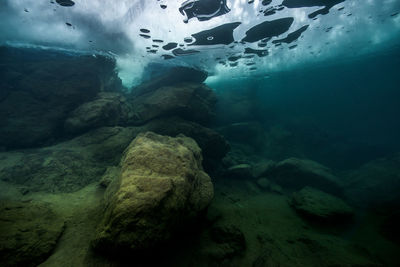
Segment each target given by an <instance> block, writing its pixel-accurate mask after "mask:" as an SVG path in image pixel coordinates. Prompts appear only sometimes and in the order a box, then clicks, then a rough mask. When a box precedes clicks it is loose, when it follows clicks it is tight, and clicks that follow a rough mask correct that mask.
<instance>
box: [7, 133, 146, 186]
mask: <svg viewBox="0 0 400 267" xmlns="http://www.w3.org/2000/svg"><path fill="white" fill-rule="evenodd" d="M138 131H139V130H138V129H135V128H122V127H103V128H99V129H96V130H93V131H90V132H88V133H86V134H84V135H82V136H79V137H76V138H74V139H72V140H69V141H66V142H62V143H59V144H57V145H54V146H49V147H44V148H40V149H32V150H25V151H13V152H0V179H1V180H3V181H5V182H10V183H13V184H18V185H21V186H24V187H26V188H27V190H29V191H45V192H52V193H59V192H74V191H77V190H79V189H81V188H83V187H85V186H86V185H88V184H90V183H93V182H96V181H99V180H100V178H101V176H102V174H103V173H104V172H105V170H106V168H107V166H113V165H117V164H118V162H119V160H120V158H121V155H122V152H123V151H124V149H125V148H126V147H127V146H128V145H129V143H130V142H131V140H132V139H133V138H134V137H135V136H136V134H137V133H138Z"/></svg>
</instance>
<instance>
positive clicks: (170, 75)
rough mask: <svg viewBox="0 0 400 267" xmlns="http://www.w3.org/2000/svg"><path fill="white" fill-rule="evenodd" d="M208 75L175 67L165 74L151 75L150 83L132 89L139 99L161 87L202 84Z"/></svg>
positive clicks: (191, 69) (190, 69) (134, 95)
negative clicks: (190, 83)
mask: <svg viewBox="0 0 400 267" xmlns="http://www.w3.org/2000/svg"><path fill="white" fill-rule="evenodd" d="M207 76H208V74H207V73H206V72H204V71H202V70H197V69H193V68H187V67H174V68H171V69H169V70H168V71H166V72H165V73H161V74H160V73H157V74H154V75H151V77H150V78H149V79H148V81H146V82H144V83H142V84H140V85H139V86H136V87H134V88H132V90H131V91H132V96H133V97H137V96H140V95H142V94H145V93H149V92H151V91H155V90H157V89H158V88H160V87H164V86H171V85H174V84H177V83H183V82H193V83H202V82H204V81H205V80H206V79H207Z"/></svg>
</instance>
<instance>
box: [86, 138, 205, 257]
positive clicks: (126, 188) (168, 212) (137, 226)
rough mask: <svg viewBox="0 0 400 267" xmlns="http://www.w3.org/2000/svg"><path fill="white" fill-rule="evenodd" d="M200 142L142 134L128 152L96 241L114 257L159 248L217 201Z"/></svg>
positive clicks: (110, 195)
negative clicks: (204, 164)
mask: <svg viewBox="0 0 400 267" xmlns="http://www.w3.org/2000/svg"><path fill="white" fill-rule="evenodd" d="M201 161H202V155H201V150H200V148H199V147H198V146H197V144H196V143H195V141H194V140H192V139H190V138H188V137H185V136H179V137H176V138H172V137H167V136H161V135H157V134H155V133H152V132H147V133H141V134H139V135H138V136H137V137H136V138H135V139H134V140H133V141H132V142H131V144H130V145H129V146H128V148H127V149H126V150H125V153H124V156H123V158H122V159H121V163H120V166H121V174H120V175H119V177H117V179H115V180H113V182H112V183H111V184H110V186H109V187H108V189H107V192H106V196H107V197H106V210H105V215H104V219H103V221H102V223H101V224H100V226H99V228H98V230H97V231H98V233H97V236H96V238H95V240H94V242H93V245H94V247H95V248H96V249H97V250H100V251H104V252H108V253H114V252H123V251H127V250H140V249H146V248H151V247H155V246H157V245H160V244H161V243H163V242H165V241H167V240H168V239H169V238H171V236H172V235H173V233H174V232H175V231H176V230H178V229H179V228H180V227H184V226H185V223H186V222H187V221H188V220H189V219H191V218H194V217H196V216H197V215H198V213H199V212H200V211H202V210H204V209H205V208H206V207H207V206H208V204H209V203H210V201H211V199H212V197H213V185H212V183H211V179H210V177H209V176H208V175H207V174H206V173H205V172H204V171H203V169H202V166H201Z"/></svg>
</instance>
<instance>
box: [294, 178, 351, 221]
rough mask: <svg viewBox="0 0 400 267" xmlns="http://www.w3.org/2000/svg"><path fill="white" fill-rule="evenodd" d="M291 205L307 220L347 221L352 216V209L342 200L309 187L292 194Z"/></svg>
mask: <svg viewBox="0 0 400 267" xmlns="http://www.w3.org/2000/svg"><path fill="white" fill-rule="evenodd" d="M291 205H292V207H293V208H294V209H295V210H296V211H298V212H299V213H301V214H303V215H305V216H306V217H307V218H311V219H315V220H318V221H323V222H340V221H347V220H348V219H350V218H351V217H352V216H353V209H352V208H351V207H350V206H349V205H347V204H346V203H345V202H344V201H343V200H342V199H340V198H338V197H335V196H333V195H330V194H328V193H325V192H323V191H320V190H318V189H315V188H312V187H309V186H306V187H304V188H303V189H301V190H300V191H298V192H295V193H293V195H292V200H291Z"/></svg>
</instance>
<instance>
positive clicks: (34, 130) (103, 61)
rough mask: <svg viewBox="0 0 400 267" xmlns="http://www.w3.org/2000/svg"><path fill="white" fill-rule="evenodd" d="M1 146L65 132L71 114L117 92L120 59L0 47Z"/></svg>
mask: <svg viewBox="0 0 400 267" xmlns="http://www.w3.org/2000/svg"><path fill="white" fill-rule="evenodd" d="M0 55H1V56H0V76H1V79H0V88H1V90H0V91H2V92H1V93H0V148H1V147H4V148H5V149H6V150H11V149H18V148H27V147H38V146H43V145H48V144H51V143H53V142H54V141H55V140H58V139H60V138H61V137H62V136H63V135H64V132H63V124H64V121H65V119H66V118H67V116H68V114H69V113H70V112H71V111H72V110H74V109H75V108H77V107H78V106H79V105H81V104H82V103H85V102H87V101H90V100H92V99H93V98H94V97H95V96H96V95H97V94H98V93H99V92H103V91H118V90H119V89H120V87H121V80H120V79H119V78H118V76H117V73H116V72H115V70H114V68H115V60H113V59H110V58H107V57H103V56H97V57H93V56H82V55H73V54H72V55H71V54H66V53H62V52H56V51H48V50H45V51H42V50H39V49H22V48H10V47H0Z"/></svg>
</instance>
